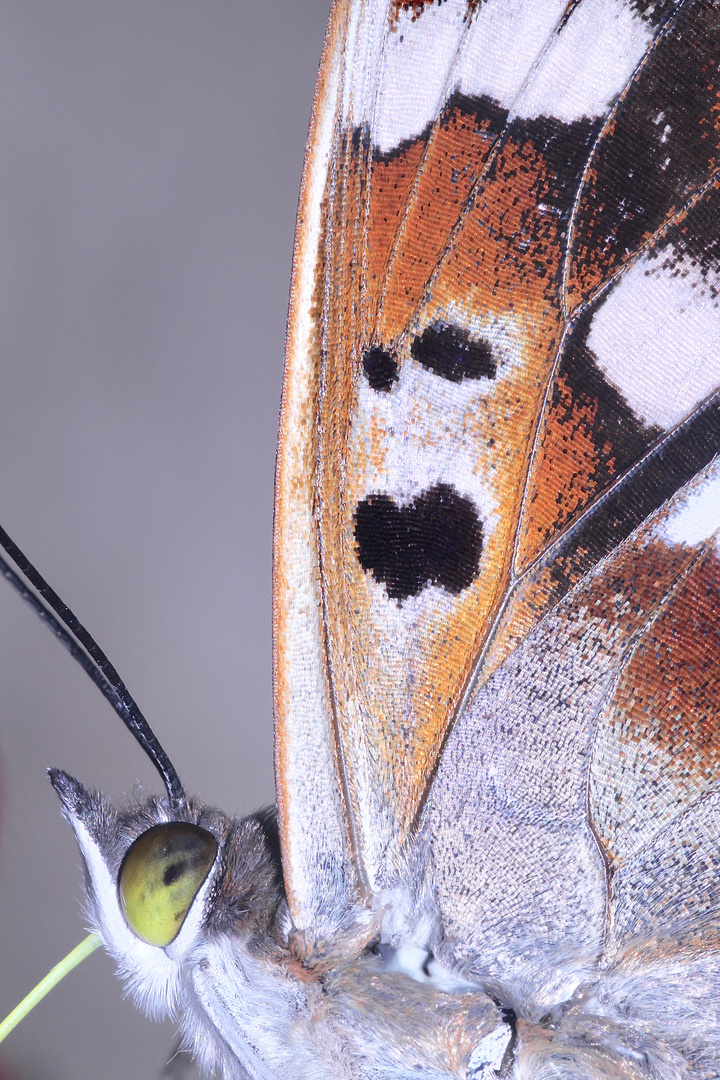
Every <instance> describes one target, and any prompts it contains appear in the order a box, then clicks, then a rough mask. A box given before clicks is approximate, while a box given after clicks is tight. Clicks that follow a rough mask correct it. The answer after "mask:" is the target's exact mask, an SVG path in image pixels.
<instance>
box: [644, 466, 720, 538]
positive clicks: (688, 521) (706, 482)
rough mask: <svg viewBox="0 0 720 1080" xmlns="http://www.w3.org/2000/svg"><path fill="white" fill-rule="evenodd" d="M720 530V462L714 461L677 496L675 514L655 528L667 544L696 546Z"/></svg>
mask: <svg viewBox="0 0 720 1080" xmlns="http://www.w3.org/2000/svg"><path fill="white" fill-rule="evenodd" d="M719 529H720V462H718V461H717V459H716V460H715V462H713V464H712V465H710V466H709V467H708V468H707V469H706V470H705V471H704V472H703V473H701V474H700V475H699V476H698V478H697V480H695V481H693V483H692V484H690V485H688V488H687V489H686V491H684V492H683V493H682V496H681V497H680V498H679V499H678V503H677V507H676V509H675V511H674V513H673V514H672V515H671V516H669V517H666V518H664V520H663V521H662V524H661V525H660V526H659V528H658V535H659V536H660V538H661V539H663V540H665V541H666V542H667V543H670V544H686V545H687V546H688V547H695V546H696V545H697V544H702V543H703V542H704V541H705V540H709V539H710V537H711V536H712V535H713V534H714V533H716V532H717V531H718V530H719Z"/></svg>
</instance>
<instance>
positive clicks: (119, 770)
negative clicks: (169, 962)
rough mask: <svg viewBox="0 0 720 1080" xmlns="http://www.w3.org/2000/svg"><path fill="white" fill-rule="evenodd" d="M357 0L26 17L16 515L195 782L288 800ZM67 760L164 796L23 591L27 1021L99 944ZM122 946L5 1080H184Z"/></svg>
mask: <svg viewBox="0 0 720 1080" xmlns="http://www.w3.org/2000/svg"><path fill="white" fill-rule="evenodd" d="M328 8H329V0H302V3H297V2H292V0H262V2H261V3H258V2H257V0H252V2H250V0H232V2H229V0H203V2H199V0H0V20H1V24H0V101H1V107H0V108H1V112H0V196H1V208H0V234H1V235H0V274H1V287H0V302H1V311H0V328H1V329H0V334H1V337H0V342H1V346H2V348H1V351H0V357H1V359H0V523H2V525H3V526H4V527H5V528H6V529H7V530H8V531H9V532H10V534H11V536H13V538H14V539H16V541H17V542H18V543H19V544H20V545H21V547H23V548H24V549H25V550H26V552H27V554H28V555H29V556H30V557H31V558H32V559H33V560H34V561H35V563H36V565H37V566H38V568H39V569H40V570H41V572H42V573H43V574H45V576H46V577H47V578H48V579H49V581H50V582H51V584H52V585H53V586H54V587H55V588H56V589H57V591H58V592H59V593H60V595H61V596H62V597H63V599H65V600H66V602H67V603H69V604H70V606H71V607H72V608H73V609H74V610H75V612H76V613H77V615H78V616H79V617H80V618H81V619H82V620H83V621H84V623H85V624H86V626H87V627H88V629H89V630H90V631H91V633H93V634H94V635H95V637H96V638H97V640H98V642H99V644H100V645H101V647H102V648H103V649H104V650H105V651H106V652H107V653H108V655H109V656H110V658H111V660H112V661H113V662H114V664H115V665H116V667H117V668H118V670H119V671H120V674H121V675H122V677H123V678H124V679H125V681H126V682H127V684H128V686H129V687H130V690H131V692H132V693H133V694H134V695H135V697H136V699H137V700H138V702H139V704H140V706H141V708H142V709H143V710H144V711H145V713H146V715H147V716H148V718H149V719H150V721H151V723H152V724H153V725H154V726H155V728H156V731H157V733H158V735H159V737H160V739H161V741H162V742H163V743H164V744H165V746H166V748H167V750H168V751H169V753H170V755H171V757H172V758H173V760H174V762H175V765H176V767H177V769H178V770H179V772H180V775H181V777H182V778H183V780H184V782H185V785H186V787H187V788H188V789H189V790H191V791H193V792H196V793H198V794H200V795H201V796H202V797H203V798H205V799H206V800H207V801H208V802H214V803H216V804H218V805H220V806H222V807H223V808H224V809H226V810H228V811H234V812H240V813H243V812H247V811H249V810H250V809H252V808H254V807H256V806H258V805H261V804H263V803H268V802H270V801H271V800H272V798H273V780H272V757H271V680H270V548H271V523H272V482H273V464H274V449H275V435H276V424H277V411H278V403H279V395H280V380H281V365H282V350H283V336H284V326H285V315H286V308H287V296H288V284H289V277H290V260H291V251H292V237H293V227H294V217H295V208H296V202H297V191H298V184H299V179H300V169H301V163H302V154H303V146H304V140H305V134H306V131H307V121H308V117H309V112H310V105H311V100H312V90H313V84H314V79H315V73H316V70H317V62H318V60H319V56H320V49H321V44H322V36H323V32H324V27H325V21H326V18H327V12H328ZM48 765H57V766H61V767H63V768H66V769H68V770H70V771H72V772H73V773H75V774H76V775H78V776H79V777H81V778H82V779H83V780H84V781H86V782H89V783H92V784H97V785H100V786H101V787H102V788H104V790H105V791H106V792H107V793H108V794H110V795H112V796H119V795H121V794H122V793H123V792H125V791H129V790H131V789H132V786H133V783H134V782H135V780H136V779H138V780H140V781H141V782H142V784H143V785H145V786H146V787H147V788H148V789H150V790H154V791H156V790H159V787H160V784H159V781H158V779H157V778H156V776H155V775H154V773H153V771H152V769H151V767H150V766H149V765H146V763H145V761H144V758H143V756H142V755H141V752H140V750H139V749H137V748H136V747H135V745H134V744H133V742H132V740H131V738H130V737H129V735H127V734H126V733H125V732H124V730H123V729H122V727H121V725H120V722H119V721H118V720H117V719H116V718H115V716H114V714H113V713H112V711H111V710H110V708H109V706H107V705H106V704H105V703H104V702H103V700H102V699H101V697H100V695H99V694H98V692H97V690H96V689H95V688H94V687H93V686H92V684H91V683H90V681H89V680H88V679H87V677H86V676H85V675H84V674H83V673H82V672H81V670H80V669H79V668H78V667H77V665H76V664H75V663H73V661H72V660H71V659H70V658H69V656H68V655H67V654H66V653H65V652H64V650H63V649H62V648H61V647H60V646H59V645H58V644H57V643H56V642H55V641H54V640H53V639H52V637H51V635H50V634H49V633H48V632H47V630H46V629H45V628H44V627H43V626H42V625H41V624H40V622H39V620H38V619H37V618H36V617H35V616H34V615H32V613H31V612H30V611H29V610H28V609H27V608H26V607H25V605H23V604H22V602H21V601H20V600H19V598H18V597H17V596H16V595H15V594H14V593H13V592H12V591H11V590H10V589H9V588H7V587H6V586H5V585H1V586H0V828H1V832H0V1016H2V1015H4V1014H5V1012H6V1011H8V1010H9V1009H10V1008H11V1007H12V1006H13V1005H14V1004H15V1003H16V1001H17V1000H18V998H19V997H20V996H21V995H22V993H24V992H25V991H26V990H27V989H29V987H30V986H32V985H33V984H34V983H35V981H36V980H37V979H38V978H39V977H40V976H41V975H43V974H44V973H45V971H46V970H47V969H48V967H49V966H50V965H51V964H53V963H54V962H56V961H57V960H58V959H59V958H60V957H61V956H63V955H64V954H65V953H66V952H67V951H68V950H69V949H70V948H71V947H72V946H73V945H74V944H75V943H76V942H77V941H79V939H80V938H81V937H82V936H83V922H82V919H81V916H80V912H79V897H80V894H81V888H80V883H81V877H80V871H79V866H78V856H77V853H76V850H75V846H74V841H73V839H72V836H71V834H70V830H69V829H68V827H67V826H66V825H65V824H64V823H63V822H62V821H61V819H60V815H59V812H58V807H57V804H56V800H55V797H54V795H53V793H52V790H51V788H50V786H49V784H48V782H47V780H46V778H45V774H44V770H45V768H46V766H48ZM173 1030H174V1029H173V1027H172V1025H168V1024H166V1025H163V1026H160V1025H157V1024H152V1023H150V1022H149V1021H146V1020H145V1019H143V1018H142V1017H141V1016H140V1015H139V1014H137V1013H136V1012H135V1010H134V1008H133V1007H132V1005H131V1004H130V1003H129V1002H126V1001H123V1000H122V997H121V992H120V986H119V984H118V983H117V981H116V980H115V978H114V976H113V973H112V970H111V965H110V963H109V962H108V961H107V960H106V958H105V957H104V955H102V954H100V953H95V954H94V955H93V956H92V957H91V958H90V959H89V960H88V961H86V962H85V964H84V965H82V966H81V967H80V968H79V969H78V970H77V971H76V972H74V973H73V974H72V975H71V976H70V978H69V979H68V980H67V981H66V983H65V984H64V985H63V986H61V987H60V988H58V989H56V990H55V991H53V993H52V994H51V996H50V997H49V998H48V999H46V1001H45V1002H44V1003H43V1004H42V1005H41V1006H40V1007H39V1008H38V1009H37V1010H36V1012H35V1013H34V1014H33V1015H32V1016H31V1017H30V1018H29V1019H28V1020H26V1021H25V1022H24V1024H23V1025H21V1027H20V1028H19V1029H18V1030H17V1031H16V1032H15V1033H14V1034H13V1035H12V1036H11V1037H10V1039H8V1041H7V1042H6V1043H5V1044H4V1045H3V1047H2V1048H0V1075H2V1077H3V1080H5V1078H6V1077H11V1078H12V1080H50V1078H52V1080H86V1078H87V1080H91V1078H92V1080H100V1078H102V1080H113V1078H116V1077H117V1078H133V1080H139V1078H143V1077H148V1078H150V1080H153V1078H155V1077H157V1076H158V1075H159V1073H160V1071H161V1069H162V1067H163V1065H164V1062H165V1059H166V1055H167V1052H168V1049H169V1048H170V1046H171V1044H172V1042H173Z"/></svg>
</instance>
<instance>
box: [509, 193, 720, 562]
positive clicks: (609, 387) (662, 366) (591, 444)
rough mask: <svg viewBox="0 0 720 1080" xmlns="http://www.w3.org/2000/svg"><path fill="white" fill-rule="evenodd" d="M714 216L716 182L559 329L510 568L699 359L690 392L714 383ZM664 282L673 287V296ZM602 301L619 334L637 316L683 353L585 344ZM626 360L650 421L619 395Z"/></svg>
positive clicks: (613, 469) (591, 493)
mask: <svg viewBox="0 0 720 1080" xmlns="http://www.w3.org/2000/svg"><path fill="white" fill-rule="evenodd" d="M718 222H720V185H719V184H718V183H717V182H712V183H710V185H709V186H708V187H707V188H706V190H705V192H704V193H703V195H702V196H701V197H700V198H698V199H697V200H696V201H694V202H693V204H692V205H691V206H690V208H689V209H686V210H685V211H684V212H683V213H682V215H681V216H680V218H679V219H678V220H676V221H675V222H674V223H673V224H672V225H671V226H670V227H669V228H666V229H665V231H664V232H663V233H662V234H661V235H660V236H659V237H656V239H655V241H654V243H653V244H652V246H650V247H649V248H647V249H646V250H645V252H644V253H643V258H642V260H641V262H638V263H637V264H636V265H635V266H632V265H631V264H629V263H628V264H626V266H625V269H624V272H623V274H621V275H620V276H619V277H617V278H616V279H615V281H614V283H613V286H612V287H611V289H610V290H609V291H607V292H605V293H604V294H603V295H602V296H600V297H599V298H598V300H596V301H595V302H594V303H593V304H591V305H590V306H589V307H588V308H587V310H586V311H585V312H584V314H583V315H582V317H580V318H579V319H578V320H577V321H576V323H575V325H574V327H573V329H572V331H571V333H570V334H569V335H568V338H567V340H566V342H565V344H564V346H563V351H562V356H561V359H560V363H559V365H558V370H557V373H556V375H555V379H554V383H553V387H552V391H551V394H550V396H549V399H548V403H547V406H546V409H545V414H544V417H543V420H542V421H541V424H540V428H539V431H538V437H537V441H536V451H535V455H534V460H533V464H532V469H531V472H530V476H529V479H528V494H527V498H526V501H525V506H524V509H523V518H522V522H521V526H520V530H519V534H518V544H517V552H516V556H515V565H516V571H517V572H518V573H522V571H523V569H525V568H526V567H527V566H528V565H529V564H530V563H531V562H532V561H533V560H534V559H535V558H537V556H538V554H539V553H540V552H541V551H542V550H543V549H544V548H545V547H547V545H548V544H550V543H552V541H553V539H554V538H555V537H556V536H557V535H558V534H559V533H560V531H561V530H562V529H564V528H567V527H568V525H570V524H572V522H573V521H575V520H577V518H578V517H579V516H580V515H581V514H582V512H583V511H584V510H585V509H586V508H587V507H588V506H589V505H590V504H591V503H592V502H594V501H595V500H596V499H597V498H598V497H599V496H600V495H602V493H603V492H604V491H606V490H607V489H608V488H609V487H610V486H611V484H612V483H613V481H614V480H615V479H616V478H617V477H619V476H622V475H623V473H625V472H627V471H628V470H629V469H631V468H632V467H633V466H634V465H636V464H637V462H639V461H640V460H641V459H642V458H643V457H644V455H645V454H646V453H647V451H648V450H649V448H650V447H651V446H652V445H653V444H654V443H655V442H656V441H657V440H658V439H659V438H660V437H661V436H662V434H663V429H664V427H665V426H666V425H667V424H668V422H669V421H668V420H664V419H663V418H664V417H665V416H666V415H667V414H668V407H667V402H668V401H671V402H676V401H677V399H678V394H679V390H680V388H681V386H682V383H683V380H684V379H687V378H692V377H693V372H694V371H696V370H697V369H698V368H699V367H700V366H704V367H705V368H706V370H707V372H708V377H707V380H706V381H705V383H704V384H703V386H702V388H701V389H699V390H698V394H700V395H702V396H704V394H705V393H706V392H707V391H712V390H714V389H715V388H716V387H718V386H720V348H719V345H718V342H717V341H713V340H712V339H711V337H710V332H711V330H712V327H713V325H715V326H716V327H717V331H716V334H718V335H720V303H718V287H717V283H718V280H719V277H720V261H719V254H720V252H719V250H718ZM631 273H632V274H634V281H633V283H632V284H630V278H629V275H630V274H631ZM693 273H694V274H695V280H693V287H692V290H690V291H689V290H688V289H683V287H682V279H684V278H687V277H688V276H689V275H690V274H693ZM673 282H675V283H677V284H678V285H679V286H680V288H679V289H678V290H677V294H678V295H677V298H676V299H675V298H674V296H673V290H672V285H673ZM661 289H662V290H663V292H662V294H661V300H660V301H659V302H660V303H661V304H662V306H663V312H662V314H659V313H657V312H656V313H655V314H654V315H653V314H649V311H650V308H651V305H652V303H653V301H654V296H653V290H656V291H659V290H661ZM700 306H702V307H704V309H705V310H706V312H707V314H706V316H705V323H704V325H703V328H702V332H699V331H698V329H697V325H696V324H695V323H694V322H693V318H694V315H695V310H696V309H697V308H699V307H700ZM611 307H613V311H614V314H613V318H614V319H615V320H616V322H617V324H618V327H619V330H618V334H617V336H618V338H620V337H621V336H622V332H623V331H622V327H623V324H625V325H627V326H632V325H633V324H634V326H635V327H638V326H640V327H641V326H642V325H643V321H646V322H647V331H646V334H647V336H648V338H649V339H654V341H653V348H654V350H657V349H658V347H659V348H660V350H661V349H662V348H663V346H662V342H667V345H666V348H667V349H668V350H669V351H673V350H676V348H677V346H676V343H675V340H674V338H679V339H680V340H681V345H682V347H683V348H684V350H685V352H686V357H685V359H684V361H677V362H676V363H674V364H672V363H669V362H668V363H662V356H660V361H661V362H660V363H658V364H652V362H651V359H650V357H649V350H648V352H645V350H643V349H642V348H640V350H639V352H638V354H637V355H636V356H634V357H633V358H632V359H631V360H630V362H629V363H628V362H627V361H626V362H624V363H621V362H620V361H619V360H618V359H617V354H616V355H615V356H614V355H612V354H610V355H607V354H606V352H602V351H601V352H600V354H598V353H597V352H595V351H593V340H594V339H593V331H594V329H595V327H596V326H597V325H599V324H600V322H601V321H602V320H603V319H604V318H606V315H607V312H608V311H609V310H610V308H611ZM684 328H686V329H684ZM618 345H620V342H619V341H618ZM596 348H598V347H597V346H596ZM715 352H717V355H714V353H715ZM630 364H632V365H633V366H635V367H636V368H637V369H641V368H642V367H643V366H645V367H646V369H647V374H646V375H645V380H646V381H647V382H648V383H650V384H651V385H652V396H653V398H654V399H655V404H656V410H657V411H656V417H655V422H653V420H652V419H650V420H648V419H646V418H645V416H643V415H642V413H641V411H640V406H638V405H633V404H632V403H631V402H630V401H628V400H627V399H626V398H625V397H624V396H623V389H622V380H623V378H624V379H625V380H626V381H627V383H628V385H629V387H630V392H632V388H633V384H634V383H636V382H637V381H638V378H639V376H638V374H636V373H635V372H633V371H632V370H629V367H630ZM603 368H604V369H605V370H603ZM616 369H617V370H616ZM606 372H608V374H606ZM641 377H642V376H640V378H641ZM613 378H614V379H617V380H618V382H619V384H620V385H615V384H614V382H613ZM689 401H690V402H692V397H691V398H690V399H689ZM651 404H652V403H651ZM680 412H682V409H680Z"/></svg>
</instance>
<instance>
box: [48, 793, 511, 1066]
mask: <svg viewBox="0 0 720 1080" xmlns="http://www.w3.org/2000/svg"><path fill="white" fill-rule="evenodd" d="M52 778H53V783H54V785H55V787H56V790H57V791H58V793H59V794H60V796H61V799H62V802H63V807H64V811H65V814H66V816H67V817H68V820H69V821H70V822H71V824H72V825H73V828H74V830H75V833H76V836H77V839H78V842H79V845H80V850H81V852H82V855H83V858H84V861H85V865H86V871H87V874H86V879H87V880H86V908H87V915H88V918H89V920H90V923H91V925H92V928H93V929H94V930H95V931H96V932H97V933H98V934H99V936H100V937H101V938H102V940H103V943H104V944H105V947H106V949H107V950H108V952H109V953H110V955H111V956H113V958H114V959H115V961H116V963H117V964H118V968H119V970H120V974H121V976H122V977H123V979H124V980H125V982H126V985H127V987H128V989H129V992H130V993H131V995H132V996H133V998H134V999H135V1000H136V1003H137V1004H138V1005H140V1007H142V1008H143V1009H144V1011H145V1012H147V1013H148V1014H149V1015H152V1016H154V1017H161V1016H170V1017H171V1018H173V1019H177V1020H178V1021H179V1023H180V1024H181V1027H182V1033H183V1036H184V1040H185V1043H186V1044H187V1045H188V1046H189V1047H190V1048H191V1049H192V1050H193V1052H194V1053H195V1055H196V1056H197V1058H198V1060H199V1061H200V1063H201V1065H202V1066H204V1067H205V1068H206V1069H207V1070H208V1071H213V1070H220V1071H221V1072H222V1075H223V1076H224V1077H226V1078H227V1080H230V1078H235V1077H237V1078H238V1080H241V1078H242V1080H244V1078H246V1077H250V1078H252V1080H276V1078H282V1077H285V1076H293V1077H294V1078H297V1080H301V1078H307V1080H324V1078H326V1077H327V1078H328V1080H382V1078H383V1077H387V1078H388V1080H389V1078H390V1077H392V1078H393V1080H398V1078H402V1077H405V1076H407V1077H408V1078H410V1077H412V1078H413V1080H417V1078H424V1080H447V1078H451V1077H458V1076H460V1077H464V1076H465V1075H466V1073H467V1069H468V1062H469V1061H470V1059H471V1056H472V1054H473V1051H474V1050H475V1048H476V1047H477V1045H478V1043H482V1041H483V1040H487V1039H488V1038H489V1040H490V1041H489V1044H488V1046H489V1050H488V1053H489V1054H490V1055H491V1056H492V1057H493V1058H497V1060H498V1061H500V1060H501V1059H502V1052H503V1050H504V1048H505V1046H506V1044H507V1043H508V1042H509V1040H510V1038H511V1030H510V1028H509V1027H508V1025H507V1022H506V1017H505V1016H504V1015H503V1013H502V1012H501V1010H500V1009H499V1008H498V1007H497V1006H496V1005H495V1003H494V1002H493V1001H492V1000H491V999H490V998H489V997H487V996H486V995H485V994H484V993H483V992H482V991H481V990H480V987H479V986H478V987H473V985H472V984H470V983H467V982H465V981H463V980H461V979H456V980H454V981H453V978H452V975H451V973H448V972H446V971H445V970H444V969H441V968H440V967H439V966H438V965H437V964H435V965H434V966H432V965H430V966H428V964H427V963H425V960H431V959H432V955H431V953H429V952H427V951H426V950H423V949H419V948H409V949H408V950H405V951H403V950H402V949H398V948H397V947H395V946H393V945H385V946H381V945H379V940H380V934H381V925H382V911H371V910H369V909H368V908H366V907H358V908H357V909H355V910H351V911H349V912H348V916H347V920H346V924H345V926H344V927H342V928H340V929H339V931H338V933H337V934H336V935H335V937H334V938H333V939H332V940H330V939H322V940H316V941H312V940H311V939H309V938H308V936H307V935H306V934H302V933H300V932H299V931H298V930H297V929H296V928H295V927H294V925H293V923H292V919H291V917H290V914H289V910H288V906H287V902H286V899H285V895H284V890H283V883H282V873H281V866H280V856H279V847H278V842H277V831H276V825H275V818H274V814H273V813H272V812H270V811H262V812H260V813H258V814H254V815H251V816H249V817H247V818H244V819H241V820H234V819H232V818H228V817H226V816H225V815H223V814H221V813H219V812H218V811H215V810H212V809H209V808H207V807H204V806H203V805H202V804H200V803H197V802H195V801H191V802H189V803H188V805H187V806H186V807H185V809H184V811H183V814H182V817H183V818H184V819H185V820H186V821H187V822H189V823H191V824H193V825H198V826H200V828H202V829H206V830H208V831H209V832H210V833H211V834H212V835H213V836H214V837H215V838H216V840H217V843H218V849H217V856H216V858H215V864H214V866H213V868H212V869H211V871H210V873H209V874H208V876H207V879H206V880H205V881H204V883H203V884H202V886H201V888H200V890H199V892H198V894H197V896H196V898H195V901H194V902H193V904H192V906H191V907H190V910H189V911H188V913H187V915H186V917H185V919H184V922H183V923H182V926H181V929H180V931H179V933H178V934H177V936H176V937H175V938H174V940H173V941H172V942H170V943H169V944H168V945H166V946H164V947H158V946H157V945H154V944H150V943H149V942H147V941H144V940H142V939H141V938H139V937H138V935H137V934H136V933H135V932H134V931H133V929H131V927H130V926H129V925H128V922H127V920H126V918H125V915H124V914H123V910H122V904H121V901H120V899H119V890H118V885H117V882H118V878H119V876H120V874H121V868H122V866H123V861H124V859H125V858H126V855H127V852H128V850H129V849H130V848H131V847H132V845H133V843H134V842H135V841H136V840H137V838H138V837H140V836H143V835H145V834H146V833H147V832H148V830H152V829H153V828H154V827H156V826H158V825H159V824H162V823H166V822H168V821H171V820H172V819H173V814H172V812H171V811H170V808H169V806H168V804H167V801H166V800H164V799H154V798H151V799H146V800H145V801H143V802H138V803H135V804H133V805H131V806H130V807H129V808H126V809H123V810H120V811H118V810H115V809H114V808H113V807H112V806H110V805H109V803H108V802H107V800H106V799H105V797H104V796H103V795H101V794H100V793H99V792H94V791H89V790H87V789H85V788H84V787H83V786H82V785H81V784H79V782H78V781H76V780H74V779H73V778H71V777H69V776H67V775H66V774H64V773H55V772H54V773H53V774H52ZM395 937H397V933H396V934H395ZM405 953H407V954H408V955H409V956H410V957H411V958H412V959H411V961H408V959H407V955H405ZM498 1048H499V1049H498ZM498 1054H499V1057H498ZM476 1056H477V1054H476ZM478 1075H482V1073H479V1074H478Z"/></svg>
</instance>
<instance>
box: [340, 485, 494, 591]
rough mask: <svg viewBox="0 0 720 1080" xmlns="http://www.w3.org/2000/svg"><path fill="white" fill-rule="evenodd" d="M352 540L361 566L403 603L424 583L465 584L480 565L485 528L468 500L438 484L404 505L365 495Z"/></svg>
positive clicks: (456, 587) (449, 588)
mask: <svg viewBox="0 0 720 1080" xmlns="http://www.w3.org/2000/svg"><path fill="white" fill-rule="evenodd" d="M355 543H356V547H357V555H358V559H359V561H360V565H361V566H362V568H363V570H369V571H370V572H371V573H372V576H373V577H374V579H375V581H377V582H378V583H379V584H383V585H384V586H385V589H386V591H387V594H388V596H389V597H390V599H391V600H399V601H401V602H402V601H403V600H406V599H407V598H408V597H409V596H415V595H417V593H419V592H420V591H421V590H422V589H424V588H425V587H426V586H427V585H439V586H441V587H442V588H443V589H446V590H447V592H450V593H459V592H462V590H463V589H466V588H467V587H468V585H470V583H471V582H472V580H473V578H474V577H475V575H476V574H477V571H478V567H479V565H480V556H481V554H482V549H483V528H482V523H481V521H480V519H479V518H478V515H477V511H476V510H475V507H474V505H473V503H472V502H471V500H470V499H467V498H465V497H464V496H462V495H460V494H458V492H457V491H456V490H455V488H454V487H453V486H452V485H451V484H436V485H435V486H434V487H432V488H430V489H429V491H424V492H423V493H422V495H418V496H417V497H416V498H415V499H413V501H412V502H411V503H409V504H408V505H407V506H397V505H396V503H395V501H394V500H393V499H391V498H390V496H389V495H368V496H367V498H365V499H363V500H362V502H360V503H358V506H357V509H356V510H355Z"/></svg>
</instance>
